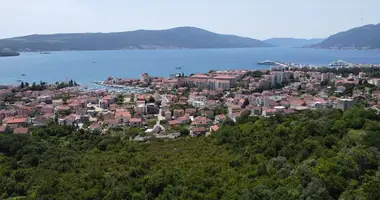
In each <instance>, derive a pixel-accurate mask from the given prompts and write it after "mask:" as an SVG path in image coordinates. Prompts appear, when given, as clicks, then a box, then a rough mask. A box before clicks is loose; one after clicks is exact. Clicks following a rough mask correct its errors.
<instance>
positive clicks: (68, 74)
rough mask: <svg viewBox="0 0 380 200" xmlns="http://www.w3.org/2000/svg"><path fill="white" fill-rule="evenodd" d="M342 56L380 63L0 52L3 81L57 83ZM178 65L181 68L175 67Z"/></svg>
mask: <svg viewBox="0 0 380 200" xmlns="http://www.w3.org/2000/svg"><path fill="white" fill-rule="evenodd" d="M339 59H341V60H345V61H347V62H351V63H367V64H380V51H356V50H323V49H303V48H281V47H276V48H244V49H181V50H124V51H123V50H120V51H62V52H51V54H40V53H21V55H20V56H18V57H0V84H15V83H16V81H17V80H23V81H27V82H30V83H32V82H39V81H45V82H48V83H52V82H56V81H65V80H69V79H73V80H75V81H77V82H78V83H80V84H84V85H88V84H90V82H91V81H95V80H104V79H106V78H107V77H108V76H114V77H121V78H138V77H139V76H140V74H142V73H144V72H147V73H149V74H150V75H152V76H164V77H168V76H170V74H173V73H176V72H184V73H185V74H190V73H198V72H199V73H202V72H208V71H209V70H219V69H264V68H266V66H260V65H257V62H258V61H263V60H273V61H281V62H292V63H298V64H311V65H327V64H329V63H331V62H333V61H335V60H339ZM178 66H182V69H181V70H177V69H175V68H176V67H178ZM21 74H25V75H26V76H21Z"/></svg>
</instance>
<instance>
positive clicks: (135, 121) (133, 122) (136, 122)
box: [129, 118, 142, 127]
mask: <svg viewBox="0 0 380 200" xmlns="http://www.w3.org/2000/svg"><path fill="white" fill-rule="evenodd" d="M129 125H130V126H132V127H139V126H141V125H142V120H141V118H131V120H130V121H129Z"/></svg>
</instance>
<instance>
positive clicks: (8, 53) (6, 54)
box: [0, 52, 20, 57]
mask: <svg viewBox="0 0 380 200" xmlns="http://www.w3.org/2000/svg"><path fill="white" fill-rule="evenodd" d="M19 55H20V53H17V52H0V57H10V56H19Z"/></svg>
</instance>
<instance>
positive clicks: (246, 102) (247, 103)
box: [241, 98, 249, 108]
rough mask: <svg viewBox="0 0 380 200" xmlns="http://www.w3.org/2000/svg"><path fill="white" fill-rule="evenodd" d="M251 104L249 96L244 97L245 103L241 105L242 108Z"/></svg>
mask: <svg viewBox="0 0 380 200" xmlns="http://www.w3.org/2000/svg"><path fill="white" fill-rule="evenodd" d="M248 105H249V100H248V99H247V98H245V99H244V102H243V105H242V106H241V107H242V108H245V107H247V106H248Z"/></svg>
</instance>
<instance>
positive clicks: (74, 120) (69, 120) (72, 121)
mask: <svg viewBox="0 0 380 200" xmlns="http://www.w3.org/2000/svg"><path fill="white" fill-rule="evenodd" d="M79 119H80V116H79V115H76V114H71V115H68V116H66V117H65V118H63V119H59V120H58V122H59V124H60V125H66V126H74V125H76V124H78V122H79V121H80V120H79Z"/></svg>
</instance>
